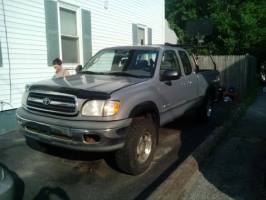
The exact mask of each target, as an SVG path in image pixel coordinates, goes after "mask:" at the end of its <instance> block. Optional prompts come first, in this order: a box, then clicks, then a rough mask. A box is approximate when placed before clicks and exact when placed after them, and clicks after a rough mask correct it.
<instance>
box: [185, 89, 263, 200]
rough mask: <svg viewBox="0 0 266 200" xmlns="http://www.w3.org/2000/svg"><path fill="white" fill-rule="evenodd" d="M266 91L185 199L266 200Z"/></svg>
mask: <svg viewBox="0 0 266 200" xmlns="http://www.w3.org/2000/svg"><path fill="white" fill-rule="evenodd" d="M265 125H266V90H265V92H260V93H259V95H258V97H257V99H256V101H255V102H254V103H253V105H252V106H250V108H249V109H248V111H247V113H246V115H245V116H244V117H243V118H242V119H241V120H240V122H239V123H238V124H236V125H235V126H234V127H233V128H232V129H231V130H229V131H228V135H227V138H226V139H225V140H224V141H223V143H222V144H220V145H219V146H218V147H217V148H216V150H215V151H214V152H213V153H212V155H211V157H210V158H209V159H208V160H207V161H206V163H205V164H204V165H203V167H202V168H201V169H200V172H199V174H198V176H196V177H195V179H194V180H193V181H192V182H194V184H192V186H191V187H190V188H188V189H187V190H186V192H185V193H184V195H183V197H182V200H195V199H197V200H214V199H215V200H220V199H221V200H232V199H235V200H245V199H247V200H249V199H254V200H255V199H256V200H263V199H266V131H265Z"/></svg>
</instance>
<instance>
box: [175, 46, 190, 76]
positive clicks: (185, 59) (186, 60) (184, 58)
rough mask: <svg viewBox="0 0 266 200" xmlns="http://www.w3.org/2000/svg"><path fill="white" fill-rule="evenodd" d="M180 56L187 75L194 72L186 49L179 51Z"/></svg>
mask: <svg viewBox="0 0 266 200" xmlns="http://www.w3.org/2000/svg"><path fill="white" fill-rule="evenodd" d="M178 53H179V56H180V59H181V62H182V64H183V68H184V72H185V74H186V75H189V74H191V73H192V66H191V63H190V61H189V58H188V56H187V54H186V52H184V51H179V52H178Z"/></svg>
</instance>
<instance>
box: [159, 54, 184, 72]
mask: <svg viewBox="0 0 266 200" xmlns="http://www.w3.org/2000/svg"><path fill="white" fill-rule="evenodd" d="M165 70H177V72H178V74H181V70H180V64H179V62H178V59H177V56H176V53H175V52H174V51H171V50H167V51H165V52H164V54H163V57H162V61H161V66H160V73H162V72H163V71H165Z"/></svg>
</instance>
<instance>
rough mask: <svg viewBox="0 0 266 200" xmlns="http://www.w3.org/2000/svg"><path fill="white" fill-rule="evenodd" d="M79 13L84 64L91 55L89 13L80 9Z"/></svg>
mask: <svg viewBox="0 0 266 200" xmlns="http://www.w3.org/2000/svg"><path fill="white" fill-rule="evenodd" d="M81 15H82V39H83V61H84V64H85V63H87V62H88V60H89V59H90V58H91V56H92V40H91V13H90V11H88V10H83V9H82V10H81Z"/></svg>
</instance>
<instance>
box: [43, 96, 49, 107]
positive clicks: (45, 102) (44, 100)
mask: <svg viewBox="0 0 266 200" xmlns="http://www.w3.org/2000/svg"><path fill="white" fill-rule="evenodd" d="M42 103H43V104H44V105H46V106H48V105H49V104H50V103H51V100H50V99H49V98H48V97H45V98H44V99H43V100H42Z"/></svg>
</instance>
